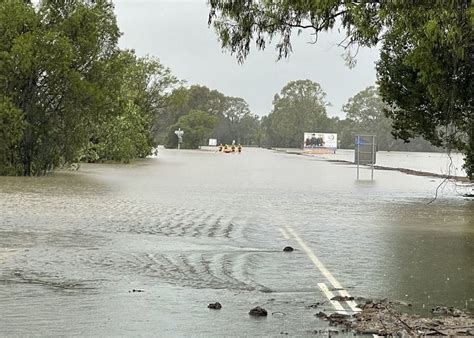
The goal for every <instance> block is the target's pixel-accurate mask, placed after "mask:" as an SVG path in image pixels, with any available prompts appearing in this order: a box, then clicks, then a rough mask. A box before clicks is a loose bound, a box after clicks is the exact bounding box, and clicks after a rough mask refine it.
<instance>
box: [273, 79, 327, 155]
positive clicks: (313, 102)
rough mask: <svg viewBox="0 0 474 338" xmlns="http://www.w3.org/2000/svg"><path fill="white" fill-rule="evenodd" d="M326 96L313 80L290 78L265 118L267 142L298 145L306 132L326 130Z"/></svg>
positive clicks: (276, 96)
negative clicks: (292, 79)
mask: <svg viewBox="0 0 474 338" xmlns="http://www.w3.org/2000/svg"><path fill="white" fill-rule="evenodd" d="M325 97H326V93H325V92H324V91H323V90H322V89H321V86H320V85H319V84H318V83H316V82H313V81H310V80H298V81H291V82H289V83H288V84H287V85H286V86H285V87H283V89H282V90H281V92H280V94H276V95H275V98H274V99H273V110H272V112H271V113H270V114H269V115H268V118H267V119H266V120H265V124H266V133H267V143H268V145H271V146H276V147H290V148H299V147H301V146H302V142H303V133H304V132H307V131H321V132H322V131H327V128H328V127H329V118H328V117H327V114H326V105H327V104H328V103H327V102H326V101H325Z"/></svg>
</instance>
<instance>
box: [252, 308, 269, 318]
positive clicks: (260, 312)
mask: <svg viewBox="0 0 474 338" xmlns="http://www.w3.org/2000/svg"><path fill="white" fill-rule="evenodd" d="M249 315H251V316H255V317H265V316H267V315H268V313H267V310H265V309H264V308H262V307H260V306H257V307H254V308H253V309H251V310H250V311H249Z"/></svg>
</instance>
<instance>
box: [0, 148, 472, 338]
mask: <svg viewBox="0 0 474 338" xmlns="http://www.w3.org/2000/svg"><path fill="white" fill-rule="evenodd" d="M414 161H416V157H414ZM424 165H426V164H424ZM355 174H356V173H355V168H354V167H353V166H351V165H341V164H335V163H329V162H327V161H324V160H320V159H318V158H307V157H302V156H294V155H288V154H283V153H275V152H271V151H267V150H259V149H244V152H243V153H242V154H241V155H232V154H229V155H227V154H226V155H224V154H219V153H215V152H211V151H180V152H178V151H173V150H160V155H159V156H158V158H151V159H147V160H143V161H139V162H136V163H134V164H132V165H111V164H108V165H105V164H95V165H83V166H82V167H81V169H80V170H79V171H78V172H57V173H54V174H52V175H49V176H47V177H41V178H7V177H1V178H0V334H1V335H68V336H69V335H71V336H90V335H129V336H136V335H145V336H153V335H155V336H156V335H160V336H242V335H255V336H262V335H266V336H268V335H270V336H277V335H280V334H281V333H282V332H283V333H289V334H290V335H311V334H312V332H313V330H319V329H324V328H325V327H326V323H325V322H322V321H320V320H319V319H318V318H316V317H315V316H314V314H315V313H316V312H318V311H324V310H326V311H328V312H330V311H332V310H333V308H332V307H331V305H330V304H328V303H326V304H323V305H321V306H320V307H319V308H318V309H313V308H309V306H310V305H312V304H314V303H316V302H324V300H325V297H324V295H323V294H322V293H321V291H320V290H319V288H318V283H321V282H324V283H326V284H327V285H328V286H330V284H329V282H328V281H327V280H326V278H325V277H324V275H323V274H321V272H320V271H319V270H318V269H317V268H316V267H315V266H314V265H313V263H312V262H311V260H310V259H309V258H308V256H307V255H306V253H305V252H304V250H302V249H301V248H300V247H299V246H298V243H296V242H295V241H294V240H293V239H290V240H287V239H285V238H284V237H283V235H282V233H281V231H280V230H279V229H280V228H285V226H291V227H292V228H293V229H294V231H295V232H297V233H298V235H299V236H300V237H301V238H302V239H303V240H304V241H305V242H306V243H307V245H308V247H310V248H311V250H312V251H313V252H314V253H315V254H316V256H317V257H318V258H319V259H320V260H321V261H322V262H323V263H324V264H325V266H326V267H327V268H328V270H329V271H330V272H331V273H332V274H333V275H334V276H335V277H336V278H337V280H338V281H339V282H341V284H342V285H343V286H345V287H346V288H347V290H348V291H349V292H350V293H351V295H354V296H364V297H389V298H393V299H398V300H403V301H407V302H411V303H413V309H414V311H415V312H419V313H427V312H428V310H429V309H430V308H431V307H433V306H434V305H436V304H446V305H450V306H456V307H459V308H467V309H468V310H470V311H473V309H474V299H473V298H474V202H473V201H472V200H468V199H465V198H462V197H461V196H460V195H459V194H458V193H457V187H449V186H448V187H446V188H445V189H443V191H442V192H441V193H440V197H439V198H438V199H437V200H436V201H435V202H433V203H431V204H429V205H427V203H428V202H429V201H430V199H431V198H432V197H433V194H434V191H435V189H436V187H437V185H438V184H439V183H440V180H439V179H432V178H429V177H417V176H410V175H405V174H402V173H398V172H387V171H376V173H375V181H374V182H371V181H356V180H355ZM366 174H367V176H366V177H370V175H369V174H368V173H366ZM286 245H291V246H293V247H295V248H296V249H297V250H296V251H294V252H292V253H283V252H282V249H283V247H285V246H286ZM133 289H140V290H144V292H139V293H138V292H129V291H132V290H133ZM215 301H219V302H220V303H221V304H222V306H223V308H222V309H221V310H218V311H216V310H209V309H207V305H208V304H209V303H211V302H215ZM257 305H260V306H263V307H265V308H266V309H267V310H268V312H269V316H268V317H267V318H260V319H255V318H250V317H249V315H248V311H249V309H250V308H251V307H254V306H257Z"/></svg>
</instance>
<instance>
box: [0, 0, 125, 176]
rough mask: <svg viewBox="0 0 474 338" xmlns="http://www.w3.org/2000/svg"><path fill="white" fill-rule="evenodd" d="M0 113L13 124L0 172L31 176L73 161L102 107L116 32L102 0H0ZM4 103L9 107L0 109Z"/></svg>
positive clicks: (103, 112) (104, 110)
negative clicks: (34, 3)
mask: <svg viewBox="0 0 474 338" xmlns="http://www.w3.org/2000/svg"><path fill="white" fill-rule="evenodd" d="M0 22H1V24H0V64H1V67H0V80H1V81H0V93H2V94H1V95H2V98H1V99H0V101H1V102H3V104H2V109H0V114H1V115H0V118H1V119H2V120H3V121H8V124H12V125H16V126H17V129H15V130H16V131H15V132H14V133H12V134H9V133H5V132H2V135H3V137H5V135H7V137H8V138H9V139H8V140H7V141H6V142H5V144H6V145H7V147H8V149H7V150H6V152H7V154H8V156H6V157H5V156H3V159H2V160H3V162H2V163H0V166H1V168H2V169H1V170H0V171H1V172H2V173H9V174H16V175H39V174H44V173H45V172H46V171H48V170H51V169H53V168H54V167H55V166H57V165H60V164H61V163H64V162H70V161H76V160H77V159H78V156H79V153H80V150H81V149H82V148H83V146H84V145H85V144H86V143H87V141H88V136H89V135H88V131H89V126H90V125H91V124H93V123H95V122H96V121H97V120H98V119H101V118H103V117H104V116H105V115H106V114H108V103H109V102H110V101H111V100H110V98H111V95H112V93H113V92H114V88H116V86H114V85H113V84H114V81H115V80H116V78H115V77H114V76H112V77H111V76H110V75H111V74H112V75H113V73H111V72H109V71H108V70H107V68H108V60H109V59H110V58H111V57H112V56H113V55H114V54H115V53H116V52H117V41H118V37H119V31H118V28H117V24H116V21H115V16H114V13H113V6H112V5H111V4H110V3H109V2H108V1H106V0H97V1H94V2H87V3H86V2H83V1H74V0H69V1H62V2H59V3H58V2H55V1H42V2H41V3H40V5H39V8H38V9H37V10H35V9H34V8H33V6H32V5H31V4H30V3H28V2H25V1H19V0H5V1H2V2H0ZM5 107H9V108H7V109H5Z"/></svg>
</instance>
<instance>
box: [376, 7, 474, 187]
mask: <svg viewBox="0 0 474 338" xmlns="http://www.w3.org/2000/svg"><path fill="white" fill-rule="evenodd" d="M399 15H400V17H401V18H403V19H398V20H394V22H393V24H392V27H391V30H390V31H389V32H388V33H387V34H386V35H385V38H386V43H385V44H384V45H383V48H382V51H381V59H380V62H379V63H378V65H377V70H378V75H379V76H378V77H379V80H378V82H379V86H380V92H381V94H382V96H383V97H384V99H385V101H386V102H387V103H388V104H389V107H390V109H387V110H386V112H387V115H388V116H389V117H391V118H392V119H393V121H394V124H393V127H394V135H395V136H396V137H399V138H401V139H403V140H409V139H410V138H413V137H415V136H418V135H420V136H422V137H424V138H425V139H427V140H429V141H430V142H431V143H432V144H433V145H435V146H439V147H443V148H445V149H448V150H456V151H460V152H462V153H464V154H465V155H466V159H465V165H464V167H465V169H466V172H467V174H468V176H469V177H470V178H471V179H472V178H473V175H474V161H473V158H474V154H473V153H472V151H473V147H472V144H473V142H474V141H473V138H474V113H473V97H474V95H473V93H474V85H473V81H472V79H473V72H474V68H473V64H474V62H473V59H472V56H473V55H474V29H473V27H474V26H473V23H472V18H473V15H472V12H469V11H467V10H466V9H465V8H462V7H455V8H451V7H440V6H434V7H433V8H427V9H425V10H424V11H409V10H402V11H400V13H399Z"/></svg>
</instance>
